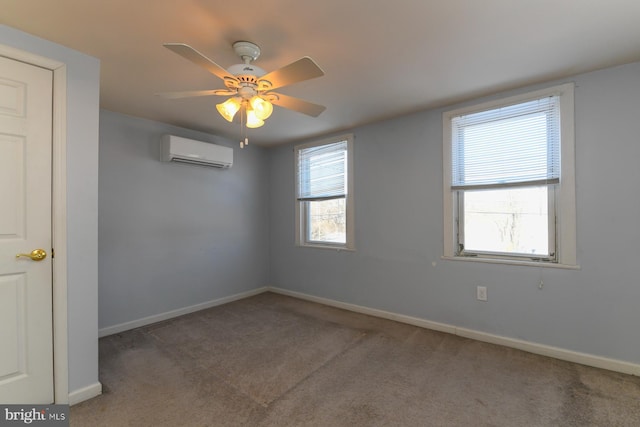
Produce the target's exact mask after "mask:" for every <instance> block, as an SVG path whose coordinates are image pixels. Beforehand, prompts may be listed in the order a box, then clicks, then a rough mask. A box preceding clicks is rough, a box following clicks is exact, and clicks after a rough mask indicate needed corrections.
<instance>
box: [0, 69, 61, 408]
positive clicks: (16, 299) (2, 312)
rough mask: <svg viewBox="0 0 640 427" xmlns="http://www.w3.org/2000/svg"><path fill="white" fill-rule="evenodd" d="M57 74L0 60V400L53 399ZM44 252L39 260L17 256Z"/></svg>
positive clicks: (49, 400)
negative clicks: (53, 144)
mask: <svg viewBox="0 0 640 427" xmlns="http://www.w3.org/2000/svg"><path fill="white" fill-rule="evenodd" d="M52 79H53V74H52V72H51V71H50V70H45V69H42V68H39V67H36V66H32V65H28V64H25V63H22V62H19V61H14V60H11V59H8V58H4V57H0V342H1V343H2V345H0V403H5V404H7V403H33V404H36V403H42V404H48V403H52V402H53V345H52V344H53V333H52V326H53V325H52V261H51V254H50V252H51V135H52V101H53V89H52ZM34 249H43V250H45V251H46V252H47V257H46V258H44V259H43V260H40V261H36V260H32V259H31V258H29V257H25V256H22V257H16V255H17V254H30V253H31V251H33V250H34Z"/></svg>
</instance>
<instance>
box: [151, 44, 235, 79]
mask: <svg viewBox="0 0 640 427" xmlns="http://www.w3.org/2000/svg"><path fill="white" fill-rule="evenodd" d="M163 46H164V47H166V48H167V49H169V50H171V51H172V52H175V53H177V54H178V55H180V56H182V57H183V58H185V59H188V60H189V61H191V62H193V63H194V64H196V65H199V66H201V67H203V68H204V69H206V70H207V71H209V72H210V73H211V74H214V75H216V76H218V77H220V78H221V79H222V80H227V79H232V80H236V78H235V77H234V76H233V75H232V74H230V73H229V72H228V71H227V70H225V69H224V68H222V67H221V66H219V65H218V64H216V63H215V62H213V61H212V60H210V59H209V58H207V57H206V56H204V55H203V54H201V53H200V52H198V51H197V50H195V49H194V48H192V47H191V46H189V45H188V44H184V43H165V44H163Z"/></svg>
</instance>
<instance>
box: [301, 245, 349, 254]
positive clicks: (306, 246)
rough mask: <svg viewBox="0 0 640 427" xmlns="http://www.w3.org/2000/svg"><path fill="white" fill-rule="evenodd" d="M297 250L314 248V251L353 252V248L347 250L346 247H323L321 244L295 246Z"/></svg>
mask: <svg viewBox="0 0 640 427" xmlns="http://www.w3.org/2000/svg"><path fill="white" fill-rule="evenodd" d="M296 246H297V247H299V248H316V249H332V250H334V251H336V252H342V251H346V252H355V251H356V250H355V248H348V247H346V246H333V245H323V244H309V243H307V244H297V245H296Z"/></svg>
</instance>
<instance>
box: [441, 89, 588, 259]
mask: <svg viewBox="0 0 640 427" xmlns="http://www.w3.org/2000/svg"><path fill="white" fill-rule="evenodd" d="M548 96H558V97H559V104H560V105H559V109H560V159H561V160H560V182H559V183H558V184H555V185H551V186H549V190H550V191H549V203H550V207H549V212H550V213H552V211H551V208H552V207H553V209H554V211H555V212H554V213H555V214H554V215H553V216H552V215H550V217H549V224H550V225H549V227H548V230H549V232H550V233H551V231H552V228H551V223H552V222H553V223H554V224H555V233H553V236H551V235H550V236H549V237H550V239H553V240H552V241H554V242H555V248H556V251H555V256H554V257H540V258H535V257H531V256H527V257H525V256H521V255H518V254H501V253H496V252H487V253H484V252H481V251H473V252H472V253H471V254H465V253H464V251H462V253H460V251H459V250H458V249H459V248H458V243H459V241H460V240H459V231H460V230H459V227H458V225H459V221H460V220H461V219H462V220H463V218H461V216H460V215H459V213H460V211H461V209H460V203H461V198H463V197H464V196H463V194H464V190H452V189H451V185H452V146H453V141H452V137H453V130H452V119H453V118H454V117H457V116H461V115H466V114H473V113H478V112H482V111H487V110H492V109H496V108H501V107H506V106H510V105H514V104H520V103H524V102H527V101H533V100H536V99H540V98H544V97H548ZM442 120H443V128H442V129H443V219H444V230H443V231H444V233H443V235H444V245H443V259H451V260H463V261H480V262H494V263H507V264H522V265H537V266H548V267H564V268H577V267H578V266H577V258H576V212H575V210H576V209H575V130H574V83H565V84H561V85H557V86H552V87H549V88H546V89H540V90H535V91H531V92H527V93H523V94H520V95H515V96H509V97H505V98H500V99H494V100H491V101H486V102H482V103H478V104H473V105H470V106H466V107H462V108H457V109H455V110H450V111H445V112H444V113H443V115H442ZM463 232H464V230H463ZM469 255H471V256H469Z"/></svg>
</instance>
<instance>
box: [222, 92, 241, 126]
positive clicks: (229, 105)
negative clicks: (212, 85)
mask: <svg viewBox="0 0 640 427" xmlns="http://www.w3.org/2000/svg"><path fill="white" fill-rule="evenodd" d="M240 107H242V103H241V101H240V98H238V97H233V98H229V99H227V100H226V101H224V102H223V103H221V104H217V105H216V109H217V110H218V112H219V113H220V115H221V116H222V117H224V118H225V120H227V121H229V122H233V117H234V116H235V115H236V113H237V112H238V110H240Z"/></svg>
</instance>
